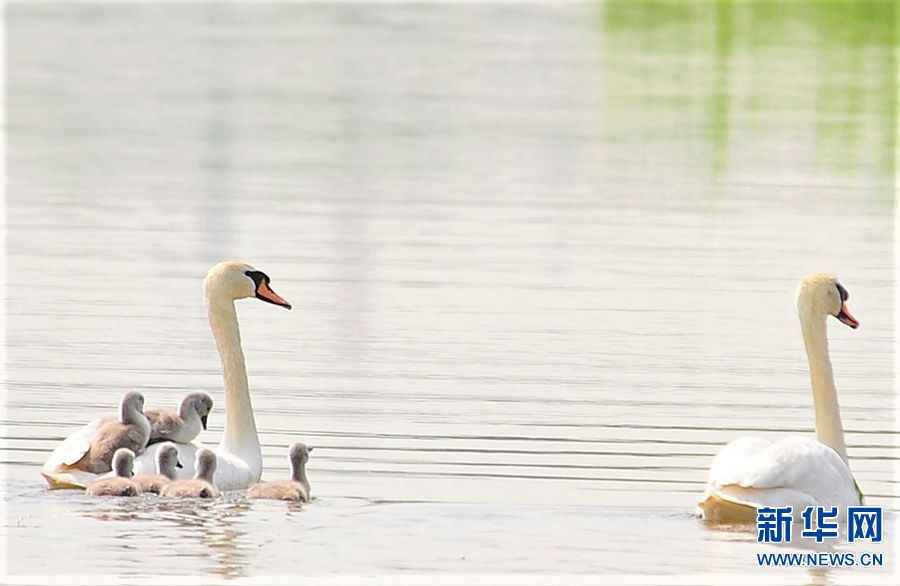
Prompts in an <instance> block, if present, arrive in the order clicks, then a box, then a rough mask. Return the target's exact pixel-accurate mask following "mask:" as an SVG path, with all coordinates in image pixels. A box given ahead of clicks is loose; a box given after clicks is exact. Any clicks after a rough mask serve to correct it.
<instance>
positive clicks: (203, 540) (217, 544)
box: [85, 493, 251, 578]
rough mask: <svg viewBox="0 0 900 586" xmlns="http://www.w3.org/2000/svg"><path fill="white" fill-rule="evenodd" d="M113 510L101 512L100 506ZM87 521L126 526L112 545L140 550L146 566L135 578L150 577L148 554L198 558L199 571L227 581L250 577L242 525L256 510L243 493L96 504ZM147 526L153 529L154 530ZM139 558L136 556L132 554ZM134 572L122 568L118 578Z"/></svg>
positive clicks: (137, 568)
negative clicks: (250, 512) (219, 576)
mask: <svg viewBox="0 0 900 586" xmlns="http://www.w3.org/2000/svg"><path fill="white" fill-rule="evenodd" d="M100 502H107V503H108V504H109V505H108V508H106V509H104V510H98V506H97V505H98V503H100ZM90 505H91V507H90V510H88V511H85V516H87V517H92V518H94V519H97V520H101V521H113V522H125V523H127V524H125V525H123V526H121V527H116V528H115V529H114V531H111V533H112V534H113V542H112V545H113V546H114V547H119V548H121V549H124V550H128V551H129V552H134V551H135V550H139V551H141V552H143V553H142V554H141V558H142V561H141V562H140V563H137V562H136V563H135V564H134V566H133V569H132V572H133V573H134V574H145V573H146V568H147V564H148V563H149V564H151V565H152V564H153V563H156V561H154V560H148V559H146V556H147V555H148V552H153V551H156V552H159V553H158V555H159V556H160V559H164V558H165V557H166V556H169V555H172V552H176V551H177V555H178V556H179V557H181V558H185V557H188V558H196V560H197V561H196V567H197V569H202V570H204V571H206V572H210V573H213V574H219V575H222V576H225V577H230V578H233V577H240V576H244V575H246V568H247V566H248V563H247V556H246V552H244V551H242V543H241V542H242V541H243V538H244V537H246V535H247V532H246V531H244V530H242V529H241V528H240V527H241V523H240V520H241V519H242V518H243V517H244V516H245V515H246V514H247V512H248V511H249V510H250V508H251V507H250V503H248V502H247V501H246V500H244V498H243V495H242V494H241V493H233V494H230V495H223V496H222V497H220V498H218V499H214V500H207V499H162V498H158V497H155V496H150V497H141V498H131V499H124V498H123V499H108V500H106V501H99V500H97V499H93V500H92V501H90ZM145 523H149V524H152V526H148V525H147V524H145ZM126 555H133V554H126ZM128 570H129V568H128V567H122V566H117V568H116V571H117V573H121V574H128V573H129V572H128Z"/></svg>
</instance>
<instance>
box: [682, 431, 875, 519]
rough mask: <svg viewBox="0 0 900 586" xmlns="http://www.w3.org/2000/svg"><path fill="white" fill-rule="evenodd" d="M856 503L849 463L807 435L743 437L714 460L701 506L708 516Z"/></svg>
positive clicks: (743, 515)
mask: <svg viewBox="0 0 900 586" xmlns="http://www.w3.org/2000/svg"><path fill="white" fill-rule="evenodd" d="M858 504H859V496H858V493H857V491H856V484H855V482H854V480H853V476H852V475H851V474H850V469H849V468H848V467H847V465H846V464H845V463H844V461H843V460H842V459H841V457H840V456H838V455H837V453H836V452H835V451H834V450H832V449H831V448H829V447H828V446H826V445H825V444H822V443H821V442H818V441H816V440H813V439H810V438H805V437H789V438H785V439H783V440H781V441H778V442H776V443H771V442H768V441H766V440H764V439H762V438H741V439H739V440H736V441H734V442H731V443H729V444H728V445H726V446H725V447H724V448H723V449H722V450H721V451H720V452H719V454H718V455H717V456H716V458H715V460H714V461H713V465H712V467H711V468H710V474H709V481H708V483H707V487H706V494H705V495H704V500H703V501H702V502H701V503H700V508H701V509H702V510H703V512H704V515H705V516H706V517H707V518H711V519H723V518H724V519H728V520H753V519H755V509H756V508H758V507H765V506H773V507H774V506H779V507H781V506H792V507H794V510H795V511H797V510H803V509H804V508H806V507H807V506H817V505H827V506H833V505H837V506H839V507H841V509H842V510H843V509H844V508H846V507H847V506H849V505H858ZM751 511H752V514H751ZM750 517H752V519H751V518H750Z"/></svg>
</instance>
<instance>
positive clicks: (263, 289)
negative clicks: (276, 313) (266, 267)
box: [256, 280, 291, 309]
mask: <svg viewBox="0 0 900 586" xmlns="http://www.w3.org/2000/svg"><path fill="white" fill-rule="evenodd" d="M256 298H257V299H262V300H263V301H265V302H267V303H272V304H274V305H280V306H281V307H286V308H287V309H290V308H291V304H290V303H288V302H287V300H286V299H284V298H283V297H282V296H281V295H279V294H278V293H276V292H275V291H272V288H271V287H269V284H268V283H266V281H265V280H261V281H260V282H259V286H258V287H257V288H256Z"/></svg>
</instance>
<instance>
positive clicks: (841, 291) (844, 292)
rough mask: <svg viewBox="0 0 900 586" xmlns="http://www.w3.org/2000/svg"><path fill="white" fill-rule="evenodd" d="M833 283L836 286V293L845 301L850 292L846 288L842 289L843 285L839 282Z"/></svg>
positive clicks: (848, 297)
mask: <svg viewBox="0 0 900 586" xmlns="http://www.w3.org/2000/svg"><path fill="white" fill-rule="evenodd" d="M835 285H836V286H837V290H838V294H839V295H840V296H841V301H847V300H848V299H850V294H849V293H847V290H846V289H844V286H843V285H841V284H840V283H835Z"/></svg>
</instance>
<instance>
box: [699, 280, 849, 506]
mask: <svg viewBox="0 0 900 586" xmlns="http://www.w3.org/2000/svg"><path fill="white" fill-rule="evenodd" d="M849 298H850V294H849V293H848V292H847V290H846V289H845V288H844V286H843V285H841V283H840V282H839V281H838V279H837V277H835V276H834V275H829V274H815V275H810V276H808V277H806V278H804V279H803V280H802V281H801V282H800V285H799V287H798V288H797V314H798V316H799V318H800V329H801V333H802V335H803V342H804V345H805V347H806V355H807V362H808V364H809V376H810V383H811V387H812V395H813V407H814V411H815V426H816V438H815V439H813V438H809V437H802V436H792V437H787V438H785V439H782V440H779V441H777V442H774V443H773V442H770V441H769V440H766V439H763V438H760V437H744V438H740V439H737V440H734V441H732V442H730V443H729V444H727V445H726V446H725V447H723V448H722V449H721V450H720V451H719V453H718V454H717V455H716V457H715V458H714V459H713V463H712V466H711V467H710V471H709V478H708V481H707V485H706V491H705V493H704V495H703V499H702V500H701V501H700V503H699V504H698V509H699V513H700V514H701V516H703V518H704V519H706V520H709V521H713V522H724V523H732V522H755V521H756V510H757V509H758V508H760V507H787V506H791V507H793V508H794V510H795V511H802V510H803V509H805V508H806V507H808V506H829V507H830V506H838V507H840V511H841V513H842V514H846V507H848V506H853V505H859V504H861V503H862V500H863V497H862V492H861V491H860V490H859V487H858V485H857V484H856V480H855V479H854V478H853V474H852V473H851V472H850V464H849V460H848V458H847V445H846V443H845V440H844V427H843V424H842V423H841V412H840V405H839V404H838V396H837V388H836V386H835V382H834V372H833V370H832V366H831V357H830V355H829V352H828V327H827V318H828V316H832V317H836V318H837V319H838V320H840V321H841V322H842V323H844V324H846V325H848V326H850V327H851V328H853V329H856V328H858V327H859V322H858V321H857V320H856V318H855V317H853V315H852V314H851V313H850V310H849V309H848V308H847V300H848V299H849ZM798 518H799V517H798Z"/></svg>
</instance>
